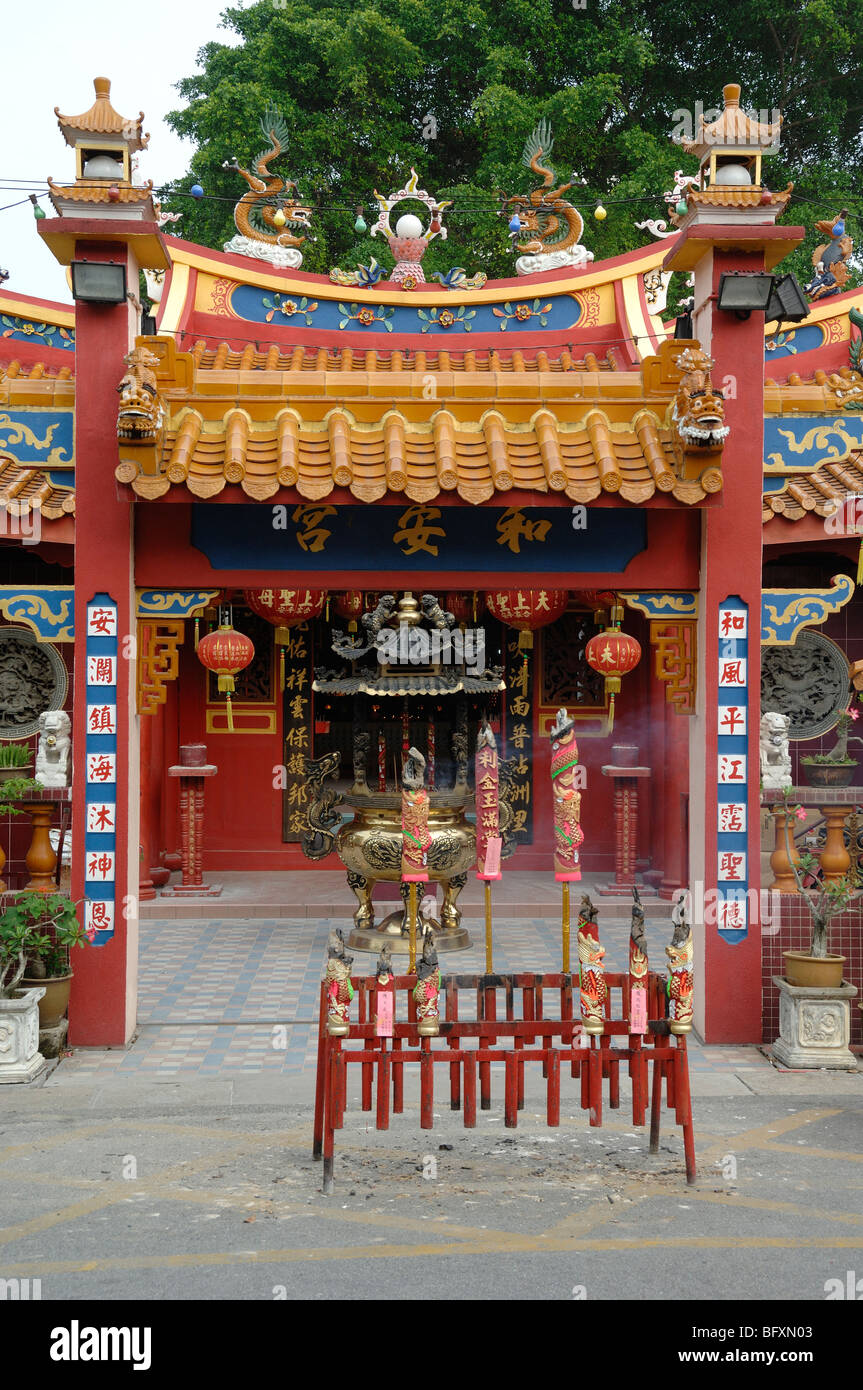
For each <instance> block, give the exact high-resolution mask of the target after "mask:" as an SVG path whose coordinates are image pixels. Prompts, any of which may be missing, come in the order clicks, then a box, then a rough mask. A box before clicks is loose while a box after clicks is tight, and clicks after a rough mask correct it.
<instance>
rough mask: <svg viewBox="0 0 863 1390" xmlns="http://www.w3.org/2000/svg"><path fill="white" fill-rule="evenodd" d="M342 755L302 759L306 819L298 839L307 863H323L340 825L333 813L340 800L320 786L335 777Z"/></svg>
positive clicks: (331, 790) (334, 792)
mask: <svg viewBox="0 0 863 1390" xmlns="http://www.w3.org/2000/svg"><path fill="white" fill-rule="evenodd" d="M341 761H342V755H341V753H340V752H338V750H336V751H334V752H332V753H325V754H324V756H323V757H322V758H304V760H303V772H304V773H305V775H306V787H307V789H308V798H309V799H308V807H309V810H308V815H307V817H306V829H305V830H304V831H303V833H302V835H301V836H300V844H301V845H302V848H303V853H304V854H305V855H306V856H307V858H309V859H325V858H326V856H327V855H328V854H329V853H330V851H331V850H332V848H333V844H334V842H335V837H336V831H337V830H338V828H339V826H340V824H341V820H342V818H341V816H340V814H339V812H338V811H337V810H336V809H335V808H336V806H338V805H339V804H340V802H341V800H342V794H341V792H338V791H336V789H335V787H326V786H324V783H325V782H326V781H327V780H328V779H329V778H330V777H332V778H333V779H335V778H336V777H338V775H339V768H340V766H341Z"/></svg>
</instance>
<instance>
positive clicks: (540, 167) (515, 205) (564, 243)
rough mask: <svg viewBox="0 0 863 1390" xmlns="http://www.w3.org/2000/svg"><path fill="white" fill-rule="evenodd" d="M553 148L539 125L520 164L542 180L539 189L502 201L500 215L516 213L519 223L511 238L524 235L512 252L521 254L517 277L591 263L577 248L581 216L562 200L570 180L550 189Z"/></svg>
mask: <svg viewBox="0 0 863 1390" xmlns="http://www.w3.org/2000/svg"><path fill="white" fill-rule="evenodd" d="M553 146H554V138H553V136H552V133H551V127H550V125H549V124H548V122H547V121H540V122H539V124H538V125H537V126H536V128H535V130H534V131H533V133H532V134H531V135H530V136H529V137H528V139H527V140H526V141H525V145H524V150H523V152H522V156H521V162H522V164H524V165H525V166H526V167H527V168H528V169H530V170H531V171H532V172H533V173H534V174H536V176H537V177H538V178H541V179H542V185H541V186H540V187H539V188H535V189H534V190H533V192H532V193H531V194H529V195H528V196H527V197H525V196H522V195H520V194H517V195H515V196H514V197H512V198H504V200H503V206H502V209H501V215H502V216H506V217H507V218H508V219H511V218H512V217H513V215H514V214H515V213H517V214H518V217H519V221H520V222H521V227H520V228H519V230H518V232H517V233H516V234H515V235H516V236H521V235H522V234H523V233H527V235H528V239H526V240H524V241H515V249H516V250H517V251H521V252H523V253H524V254H523V255H521V256H520V257H519V258H518V260H517V261H516V263H515V268H516V271H517V273H518V274H519V275H533V274H535V273H536V272H537V271H544V270H556V269H557V268H558V267H560V266H567V265H573V266H585V265H588V264H589V262H590V261H592V260H593V252H592V251H588V249H587V247H586V246H581V245H579V243H580V241H581V235H582V232H583V231H584V221H583V219H582V216H581V213H580V212H578V211H577V209H576V208H574V207H573V205H572V203H569V202H567V200H566V199H565V198H564V197H563V194H564V193H566V192H568V190H569V189H570V188H572V184H573V180H570V182H569V183H561V184H559V185H558V187H557V188H552V184H553V183H554V181H555V173H554V169H553V168H552V167H551V164H550V163H549V162H548V160H549V157H550V155H551V151H552V149H553ZM542 160H545V161H546V162H545V163H542V162H541V161H542Z"/></svg>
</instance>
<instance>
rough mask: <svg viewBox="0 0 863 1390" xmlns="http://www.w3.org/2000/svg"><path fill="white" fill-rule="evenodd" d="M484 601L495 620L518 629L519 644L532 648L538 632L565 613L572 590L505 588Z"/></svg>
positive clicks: (487, 596)
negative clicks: (534, 636)
mask: <svg viewBox="0 0 863 1390" xmlns="http://www.w3.org/2000/svg"><path fill="white" fill-rule="evenodd" d="M485 601H486V603H487V604H488V611H489V612H490V613H491V615H492V617H494V618H499V619H500V621H501V622H502V623H506V625H507V627H514V628H517V629H518V631H519V632H520V633H521V636H520V637H519V639H518V645H519V646H520V647H522V648H530V647H532V646H533V634H534V632H535V631H536V629H537V628H540V627H547V626H548V624H549V623H554V622H556V621H557V619H558V618H560V617H562V616H563V614H564V613H565V612H566V606H567V604H568V603H569V590H568V589H503V590H497V591H495V592H494V593H487V594H486V596H485Z"/></svg>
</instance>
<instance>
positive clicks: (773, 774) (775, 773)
mask: <svg viewBox="0 0 863 1390" xmlns="http://www.w3.org/2000/svg"><path fill="white" fill-rule="evenodd" d="M789 722H790V721H789V718H788V715H787V714H777V713H775V712H770V711H769V710H768V711H767V712H766V713H764V714H762V716H761V781H762V784H763V786H764V789H765V791H781V790H782V788H783V787H790V786H791V754H790V753H789V751H788V725H789Z"/></svg>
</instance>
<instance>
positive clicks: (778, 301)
mask: <svg viewBox="0 0 863 1390" xmlns="http://www.w3.org/2000/svg"><path fill="white" fill-rule="evenodd" d="M810 311H811V306H810V304H809V302H808V300H807V298H806V296H805V294H804V293H803V291H802V289H801V288H800V285H799V283H798V281H797V279H796V277H795V276H794V275H791V274H788V275H774V277H773V289H772V290H771V293H770V298H769V300H768V302H767V310H766V312H765V315H764V319H765V322H766V323H773V321H774V320H775V321H776V322H777V323H800V322H801V321H802V320H803V319H806V318H808V317H809V314H810Z"/></svg>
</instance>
